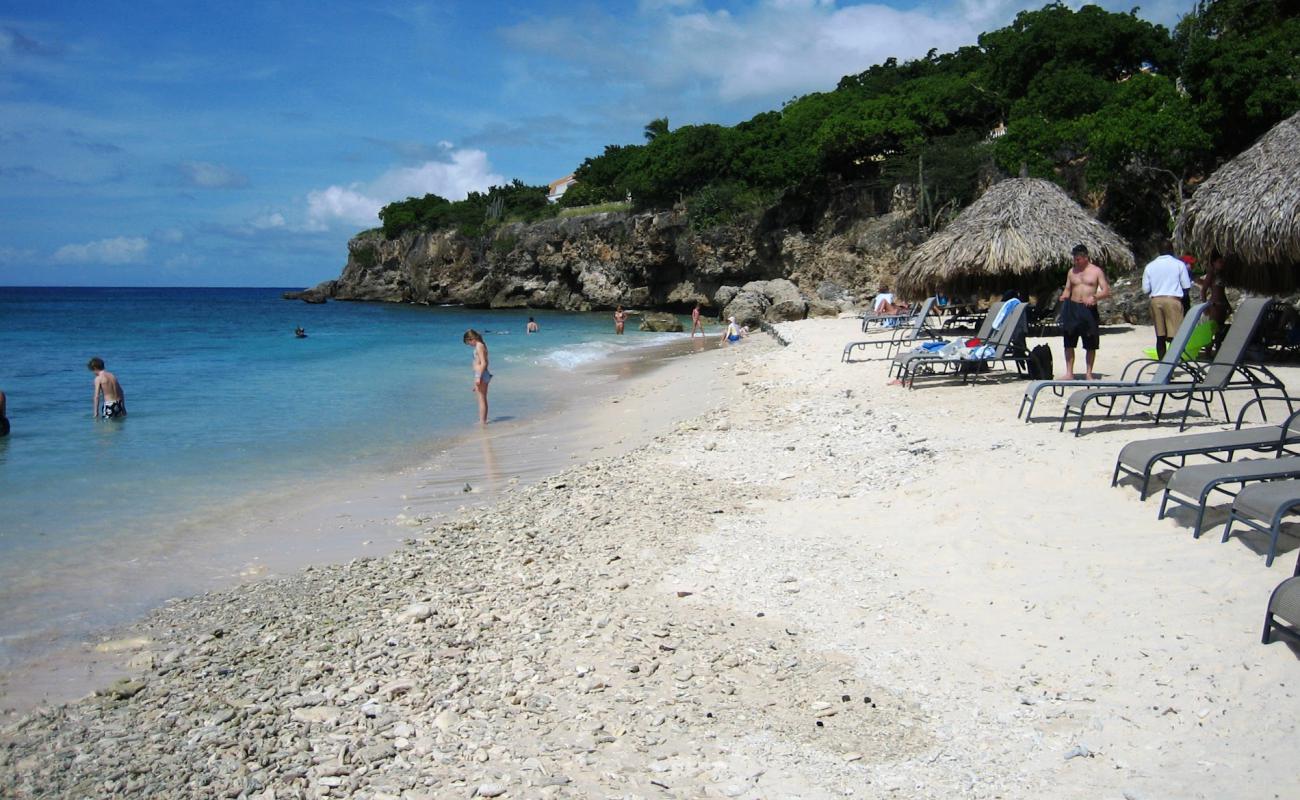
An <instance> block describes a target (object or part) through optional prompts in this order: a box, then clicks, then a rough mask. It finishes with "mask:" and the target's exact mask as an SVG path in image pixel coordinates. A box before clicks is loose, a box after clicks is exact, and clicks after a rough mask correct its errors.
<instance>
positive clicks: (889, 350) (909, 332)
mask: <svg viewBox="0 0 1300 800" xmlns="http://www.w3.org/2000/svg"><path fill="white" fill-rule="evenodd" d="M932 308H934V298H933V297H931V298H928V299H927V300H926V301H925V302H924V303H923V304H922V305H921V309H920V311H918V312H917V313H916V314H915V315H914V316H913V317H912V318H911V319H910V320H908V321H907V324H905V325H902V326H900V327H897V328H892V329H890V336H889V338H888V339H885V338H879V339H868V340H866V341H858V342H849V343H848V344H846V345H844V352H843V353H841V354H840V361H842V362H849V361H853V360H854V359H853V358H851V357H850V356H851V355H852V354H853V351H854V350H856V349H858V348H862V349H866V348H867V347H868V346H870V345H874V346H875V347H876V349H880V348H882V347H883V348H886V353H885V355H884V356H883V358H893V357H894V354H895V353H897V352H898V351H899V350H901V349H902V348H903V345H905V344H914V343H916V342H920V341H923V340H926V339H937V338H939V334H938V333H937V332H935V331H934V330H932V329H931V328H930V327H929V325H928V319H929V317H930V310H931V309H932ZM857 360H858V361H877V360H879V359H877V358H861V359H857Z"/></svg>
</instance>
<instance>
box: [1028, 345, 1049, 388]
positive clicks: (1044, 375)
mask: <svg viewBox="0 0 1300 800" xmlns="http://www.w3.org/2000/svg"><path fill="white" fill-rule="evenodd" d="M1053 367H1054V365H1053V364H1052V348H1050V347H1048V346H1047V345H1045V344H1038V345H1034V349H1033V350H1030V351H1029V364H1028V369H1027V370H1026V371H1027V372H1028V373H1029V380H1031V381H1050V380H1051V379H1052V374H1053Z"/></svg>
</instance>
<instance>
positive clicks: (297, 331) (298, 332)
mask: <svg viewBox="0 0 1300 800" xmlns="http://www.w3.org/2000/svg"><path fill="white" fill-rule="evenodd" d="M293 335H294V336H297V337H298V338H299V339H306V338H307V331H306V329H304V328H302V327H298V328H294V329H293Z"/></svg>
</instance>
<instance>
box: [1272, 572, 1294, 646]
mask: <svg viewBox="0 0 1300 800" xmlns="http://www.w3.org/2000/svg"><path fill="white" fill-rule="evenodd" d="M1279 617H1280V618H1281V619H1279ZM1282 620H1286V622H1283V621H1282ZM1287 622H1289V623H1291V624H1290V625H1288V624H1286V623H1287ZM1274 635H1276V636H1278V637H1279V638H1282V639H1285V640H1287V641H1288V642H1291V643H1292V644H1300V558H1297V559H1296V562H1295V575H1294V576H1292V577H1290V578H1287V579H1286V580H1284V581H1282V583H1280V584H1278V587H1277V588H1276V589H1274V590H1273V596H1272V597H1270V598H1269V599H1268V611H1266V612H1264V644H1271V643H1272V642H1273V637H1274Z"/></svg>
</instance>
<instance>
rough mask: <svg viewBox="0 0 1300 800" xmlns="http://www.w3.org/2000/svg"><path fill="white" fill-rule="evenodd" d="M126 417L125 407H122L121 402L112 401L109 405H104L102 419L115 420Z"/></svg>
mask: <svg viewBox="0 0 1300 800" xmlns="http://www.w3.org/2000/svg"><path fill="white" fill-rule="evenodd" d="M125 416H126V406H124V405H122V401H121V400H114V401H113V402H111V403H105V404H104V419H115V418H117V417H125Z"/></svg>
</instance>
